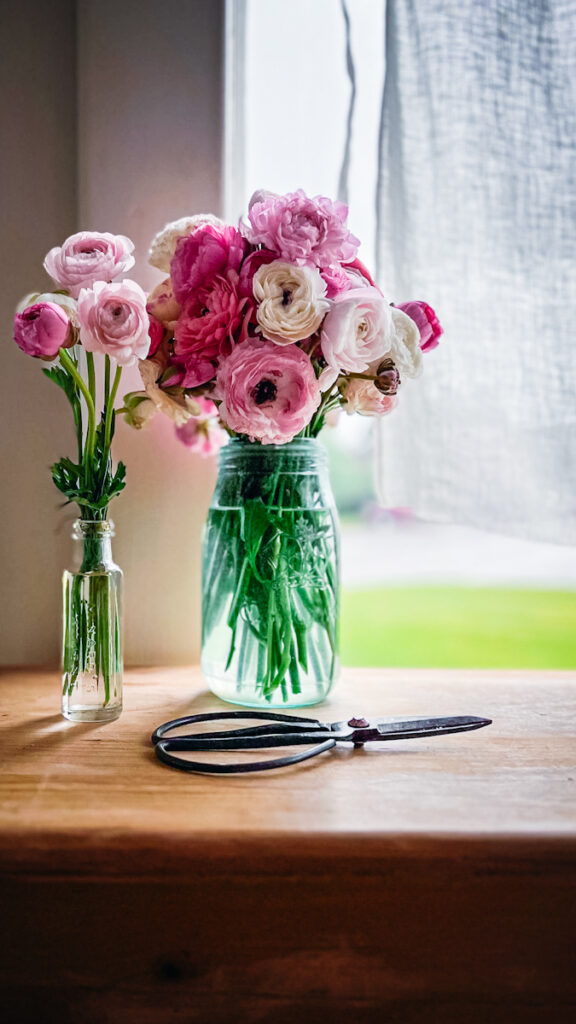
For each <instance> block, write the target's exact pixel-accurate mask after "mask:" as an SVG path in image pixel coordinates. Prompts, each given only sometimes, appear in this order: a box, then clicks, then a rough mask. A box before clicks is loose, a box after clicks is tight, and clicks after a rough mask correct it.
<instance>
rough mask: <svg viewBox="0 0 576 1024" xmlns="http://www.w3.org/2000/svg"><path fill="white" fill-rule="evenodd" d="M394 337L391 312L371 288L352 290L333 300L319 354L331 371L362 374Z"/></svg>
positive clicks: (383, 354) (323, 329) (388, 348)
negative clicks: (320, 353)
mask: <svg viewBox="0 0 576 1024" xmlns="http://www.w3.org/2000/svg"><path fill="white" fill-rule="evenodd" d="M393 337H394V325H393V320H392V312H391V309H390V306H389V305H388V303H387V302H386V300H385V299H384V298H383V297H382V296H381V295H380V294H379V292H377V291H376V289H374V288H352V289H351V290H350V291H348V292H343V293H342V295H339V296H337V297H336V298H335V299H334V300H333V304H332V309H331V310H330V312H329V313H328V315H327V316H326V319H325V320H324V324H323V327H322V335H321V345H322V354H323V356H324V358H325V360H326V363H327V365H328V369H329V370H330V371H332V374H331V376H332V377H333V375H334V373H335V372H336V371H338V370H344V371H348V372H349V373H362V371H363V370H365V369H366V368H367V367H368V366H369V364H370V363H371V362H372V361H373V360H374V359H383V358H384V356H385V355H386V354H387V353H388V352H389V351H390V348H391V345H392V340H393Z"/></svg>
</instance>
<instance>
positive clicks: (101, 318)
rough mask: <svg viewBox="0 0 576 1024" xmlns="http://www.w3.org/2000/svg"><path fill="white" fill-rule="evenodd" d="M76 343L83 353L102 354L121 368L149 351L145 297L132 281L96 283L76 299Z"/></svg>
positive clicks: (129, 364)
mask: <svg viewBox="0 0 576 1024" xmlns="http://www.w3.org/2000/svg"><path fill="white" fill-rule="evenodd" d="M78 319H79V321H80V340H81V341H82V344H83V345H84V348H85V349H86V350H87V352H102V353H104V354H105V355H109V356H111V358H112V359H115V360H116V362H117V363H119V364H120V365H121V366H131V365H132V364H133V363H135V362H136V360H137V359H145V358H146V356H147V354H148V352H149V349H150V334H149V327H150V322H149V319H148V312H147V310H146V295H145V293H144V292H143V290H142V288H141V287H140V285H138V284H136V282H135V281H119V282H117V283H116V284H105V283H104V282H103V281H97V282H96V284H95V285H94V287H93V288H85V289H83V290H82V291H81V292H80V295H79V296H78Z"/></svg>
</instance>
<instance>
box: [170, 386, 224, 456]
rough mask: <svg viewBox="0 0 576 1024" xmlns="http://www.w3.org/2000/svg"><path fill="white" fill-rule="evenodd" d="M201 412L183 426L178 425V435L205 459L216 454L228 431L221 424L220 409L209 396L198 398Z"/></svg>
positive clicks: (183, 442)
mask: <svg viewBox="0 0 576 1024" xmlns="http://www.w3.org/2000/svg"><path fill="white" fill-rule="evenodd" d="M197 402H198V405H199V406H200V412H199V414H198V415H197V416H191V417H190V419H189V420H186V423H184V424H183V425H182V426H181V427H176V429H175V433H176V437H177V438H178V440H179V441H181V442H182V444H184V445H186V447H187V448H188V449H189V450H190V451H191V452H193V453H195V454H197V455H201V456H202V458H203V459H207V458H209V457H210V456H211V455H216V454H217V452H218V451H219V450H220V448H221V447H222V445H223V444H224V441H225V440H226V433H225V431H224V430H222V427H221V426H220V425H219V422H218V421H219V415H218V409H217V407H216V405H215V404H214V402H211V401H210V399H209V398H198V399H197Z"/></svg>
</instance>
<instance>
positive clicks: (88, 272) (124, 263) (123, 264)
mask: <svg viewBox="0 0 576 1024" xmlns="http://www.w3.org/2000/svg"><path fill="white" fill-rule="evenodd" d="M133 251H134V242H132V241H131V240H130V239H129V238H126V237H125V235H110V234H108V232H106V231H79V232H78V233H77V234H76V235H70V238H67V239H66V241H65V242H64V244H63V245H61V246H56V247H55V248H54V249H50V252H49V253H48V255H47V256H46V259H45V260H44V269H45V270H46V271H47V272H48V273H49V274H50V277H52V278H53V279H54V281H57V283H58V284H59V285H60V287H61V288H66V289H67V290H68V291H69V292H70V294H71V295H73V296H74V298H76V297H77V296H78V294H79V292H80V289H81V288H90V287H91V286H92V285H93V284H95V283H96V281H115V280H116V278H118V277H120V276H121V275H122V274H125V273H126V272H127V271H128V270H130V268H131V267H133V266H134V257H133V255H132V253H133Z"/></svg>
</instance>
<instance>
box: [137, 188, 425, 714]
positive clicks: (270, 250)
mask: <svg viewBox="0 0 576 1024" xmlns="http://www.w3.org/2000/svg"><path fill="white" fill-rule="evenodd" d="M347 213H348V211H347V208H346V206H345V205H344V204H343V203H340V202H332V201H331V200H330V199H327V198H324V197H321V196H317V197H316V198H314V199H311V198H309V197H308V196H306V195H305V193H304V192H303V191H301V190H300V191H297V192H294V193H291V194H288V195H285V196H279V195H275V194H273V193H271V192H262V191H261V192H257V193H255V194H254V196H253V197H252V199H251V201H250V205H249V211H248V218H247V220H246V221H241V222H240V224H239V226H238V227H234V226H232V225H230V224H225V223H223V222H222V221H221V220H219V219H218V218H216V217H213V216H211V215H209V214H207V215H198V216H192V217H188V218H184V219H182V220H179V221H176V222H175V223H172V224H168V225H167V226H166V227H165V228H164V229H163V230H162V231H161V232H160V233H159V234H158V235H156V237H155V238H154V239H153V241H152V245H151V250H150V263H151V264H152V265H153V266H155V267H158V268H159V269H160V270H162V271H164V272H165V273H169V277H167V278H166V279H165V280H164V281H162V283H161V284H159V285H158V286H157V287H156V288H155V289H154V291H153V292H152V293H151V295H150V296H149V299H148V311H149V313H150V315H151V318H152V322H153V324H154V325H155V330H154V339H155V340H154V342H153V345H152V348H151V350H150V354H149V357H148V359H146V360H145V361H144V362H142V363H141V364H140V370H141V374H142V378H143V381H144V384H145V391H143V392H135V393H133V394H131V395H128V396H126V402H125V407H126V417H127V419H128V421H129V422H131V423H132V424H133V425H135V426H142V425H143V424H144V423H145V422H146V421H147V420H148V418H149V417H150V415H151V414H152V413H153V412H154V410H155V409H156V408H159V409H161V410H163V411H164V412H167V413H168V414H169V415H171V416H172V418H173V419H174V420H175V421H176V423H177V425H178V427H179V433H180V434H182V432H183V433H184V435H185V436H186V437H187V438H188V441H189V443H193V444H197V443H199V441H198V437H199V436H201V439H202V445H203V449H204V451H205V452H210V451H211V450H213V449H214V448H215V447H218V446H219V443H220V435H219V433H218V419H219V421H220V423H221V424H222V426H223V427H224V428H225V429H226V431H227V432H228V434H229V435H231V436H232V437H233V438H239V439H241V440H242V441H243V442H244V443H248V442H253V443H254V444H256V445H258V444H260V445H266V446H285V445H287V444H289V442H292V441H293V440H294V439H301V438H302V439H305V438H314V437H316V435H317V434H318V433H319V431H320V430H321V428H322V426H323V425H324V423H325V420H326V416H327V414H328V413H329V412H330V411H331V410H335V409H338V408H343V409H345V410H346V412H349V413H353V412H359V413H362V414H366V415H384V414H386V413H388V412H390V411H391V410H392V409H393V408H394V407H395V405H396V403H397V401H398V391H399V388H400V384H401V382H402V381H403V380H404V379H406V378H409V377H416V376H417V375H418V374H419V373H420V370H421V363H422V352H423V351H427V350H429V349H431V348H433V347H434V346H435V345H436V344H437V342H438V337H439V335H440V334H441V333H442V331H441V327H440V325H439V323H438V320H437V318H436V316H435V314H434V311H433V310H432V309H431V308H430V306H428V305H426V303H423V302H411V303H407V304H405V305H399V306H394V305H391V304H390V303H389V302H388V301H387V299H386V298H385V297H384V295H383V294H382V292H381V291H380V289H379V288H378V287H377V285H376V284H375V283H374V281H373V280H372V277H371V276H370V273H369V272H368V270H367V269H366V268H365V267H364V266H363V264H362V263H361V262H360V261H359V260H358V259H357V255H356V254H357V249H358V245H359V242H358V239H357V238H355V237H354V236H353V235H352V234H351V233H350V231H349V229H348V227H347V224H346V219H347ZM200 399H201V400H202V402H203V415H202V417H200V419H196V420H193V421H191V424H192V425H191V426H190V424H188V426H187V425H186V423H185V422H184V416H186V413H187V410H186V409H185V403H186V402H189V401H191V400H196V401H198V400H200ZM183 413H184V416H183ZM186 418H188V417H186ZM183 439H184V438H183ZM283 452H284V449H283ZM286 465H287V463H286V459H285V458H284V455H282V457H280V455H279V458H278V459H276V460H274V459H272V460H270V459H266V467H267V468H266V470H265V471H264V472H263V471H262V469H261V467H260V468H259V469H258V471H257V472H256V471H255V472H254V474H253V476H252V477H251V476H250V474H248V475H247V476H243V477H242V480H243V483H242V485H241V486H240V484H239V485H238V486H239V487H240V490H241V492H242V493H239V492H238V489H237V490H236V493H235V496H234V502H235V509H233V508H232V507H231V503H230V501H229V502H228V507H227V509H226V514H224V513H223V514H222V515H218V516H216V515H212V516H211V517H209V520H208V530H207V535H206V536H207V541H208V542H209V545H210V547H211V552H210V555H209V557H205V564H204V605H203V635H204V639H205V643H206V640H207V638H209V637H210V635H211V634H212V633H213V632H214V631H218V630H220V634H222V631H223V630H224V632H227V635H228V643H227V646H228V655H227V658H226V659H225V660H226V665H225V668H224V675H226V676H227V677H228V676H229V674H230V672H234V671H236V675H237V676H238V677H240V676H241V675H242V674H246V673H248V674H249V670H248V669H247V668H246V663H247V659H248V660H249V657H251V656H252V655H248V654H247V652H249V651H252V652H253V674H256V675H257V677H258V685H259V686H260V687H261V691H260V692H261V695H262V697H263V698H264V699H266V700H271V699H272V697H273V695H274V694H275V693H276V692H277V691H278V692H280V691H282V693H283V694H284V693H286V698H285V700H287V699H288V695H289V693H290V694H291V695H292V696H293V697H296V698H297V697H299V695H300V694H301V683H302V676H303V675H306V673H307V672H308V671H309V666H310V664H311V662H316V663H318V662H319V661H320V660H324V661H325V660H326V652H325V651H324V652H322V650H321V648H322V645H324V647H326V648H327V649H328V660H329V661H331V665H332V667H331V668H330V672H333V668H334V658H335V645H336V636H335V634H336V629H335V625H334V620H335V609H336V607H337V593H336V591H337V586H336V582H335V575H336V574H335V572H333V571H332V570H331V569H330V563H331V562H333V560H334V547H335V546H334V542H333V539H331V538H330V537H329V536H328V533H327V530H326V526H325V525H324V526H323V527H320V526H319V522H320V520H319V518H318V509H317V508H314V507H312V506H311V505H310V502H311V501H312V500H313V501H317V497H316V498H314V499H312V498H311V492H310V488H309V481H308V483H306V479H307V477H306V474H303V475H301V474H297V473H294V474H292V477H291V474H290V472H289V471H287V470H286V468H284V469H282V466H284V467H285V466H286ZM303 487H304V488H308V490H307V491H306V494H304V493H303V491H302V488H303ZM318 500H319V499H318ZM312 537H313V538H314V541H313V543H312V542H311V538H312ZM205 552H206V545H205ZM311 557H313V558H314V562H315V564H314V571H313V572H311V571H310V565H309V562H310V558H311ZM224 566H226V567H228V568H227V569H224V568H223V567H224ZM298 567H299V568H298ZM231 581H232V583H231ZM231 585H232V586H233V592H231V593H228V588H230V586H231ZM222 615H225V617H226V625H225V627H223V626H222V627H221V619H222ZM312 635H314V636H316V638H317V639H316V640H315V641H314V642H312V641H311V640H310V637H312ZM306 636H308V638H309V640H308V641H307V642H308V646H307V642H305V639H304V638H305V637H306ZM319 637H320V639H318V638H319ZM295 638H298V639H297V640H296V639H295ZM312 648H314V649H312ZM236 662H238V664H237V665H236ZM235 665H236V669H235ZM207 674H209V672H208V670H207ZM220 692H223V691H222V690H221V691H220ZM236 692H237V691H236ZM237 699H242V694H241V693H240V694H239V695H238V692H237ZM295 702H303V703H306V700H305V699H304V698H302V700H300V701H295Z"/></svg>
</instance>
